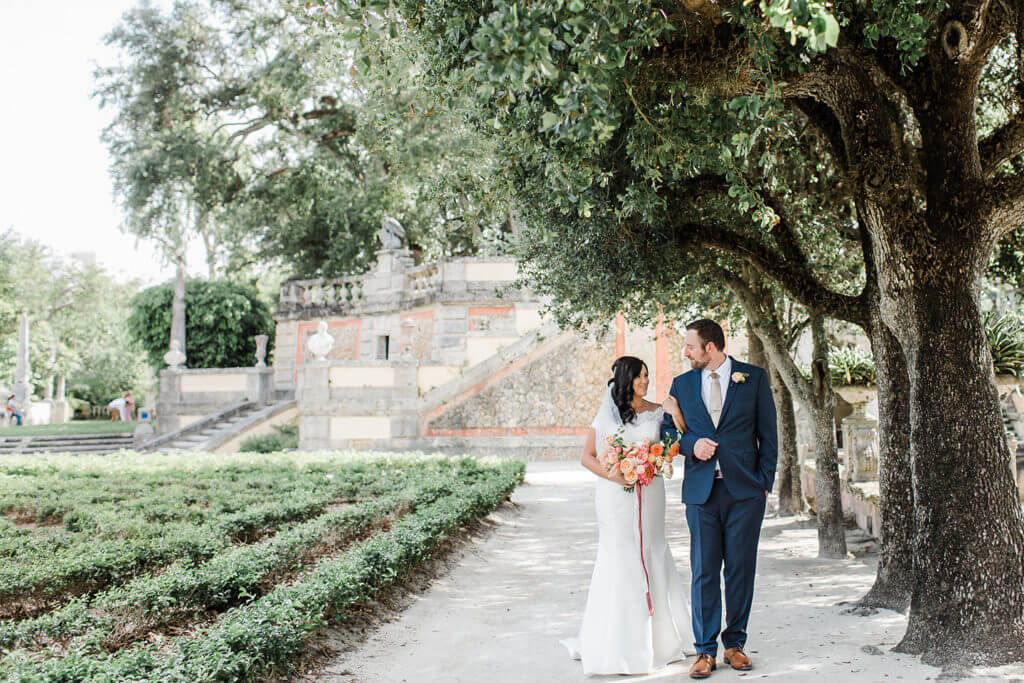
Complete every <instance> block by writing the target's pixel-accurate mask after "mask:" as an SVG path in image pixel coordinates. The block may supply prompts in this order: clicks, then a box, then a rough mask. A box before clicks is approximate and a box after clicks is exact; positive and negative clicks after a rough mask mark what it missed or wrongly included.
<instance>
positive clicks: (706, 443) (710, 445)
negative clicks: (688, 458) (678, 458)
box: [693, 439, 718, 460]
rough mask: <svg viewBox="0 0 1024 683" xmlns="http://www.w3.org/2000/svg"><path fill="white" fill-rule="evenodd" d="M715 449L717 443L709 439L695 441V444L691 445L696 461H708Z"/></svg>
mask: <svg viewBox="0 0 1024 683" xmlns="http://www.w3.org/2000/svg"><path fill="white" fill-rule="evenodd" d="M716 448H718V443H716V442H714V441H712V440H711V439H697V443H695V444H693V457H695V458H697V459H698V460H710V459H711V458H712V457H714V455H715V449H716Z"/></svg>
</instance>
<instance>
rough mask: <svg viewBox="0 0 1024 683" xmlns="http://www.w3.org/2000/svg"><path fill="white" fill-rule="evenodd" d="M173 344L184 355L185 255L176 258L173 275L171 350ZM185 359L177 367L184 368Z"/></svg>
mask: <svg viewBox="0 0 1024 683" xmlns="http://www.w3.org/2000/svg"><path fill="white" fill-rule="evenodd" d="M174 342H178V350H179V351H180V352H181V354H182V356H184V354H185V255H184V253H182V254H181V255H180V256H179V257H178V267H177V270H176V271H175V273H174V301H173V303H172V304H171V345H170V346H171V350H172V351H173V350H174ZM184 364H185V358H182V359H181V362H180V363H179V365H181V366H184Z"/></svg>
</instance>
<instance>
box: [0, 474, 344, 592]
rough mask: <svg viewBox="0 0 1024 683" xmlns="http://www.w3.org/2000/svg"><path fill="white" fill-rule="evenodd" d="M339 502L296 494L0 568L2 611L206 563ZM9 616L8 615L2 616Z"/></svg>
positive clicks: (323, 496)
mask: <svg viewBox="0 0 1024 683" xmlns="http://www.w3.org/2000/svg"><path fill="white" fill-rule="evenodd" d="M335 498H336V496H335V494H334V493H333V492H329V493H326V494H319V495H312V496H310V495H308V494H297V495H295V496H293V497H292V498H290V499H287V500H283V501H275V502H270V503H261V504H259V505H255V506H252V507H250V508H247V509H245V510H240V511H238V512H234V513H231V514H228V515H224V516H223V517H221V518H218V519H215V520H212V521H211V523H209V524H207V525H204V526H201V527H196V526H194V525H191V524H187V523H183V522H171V523H166V524H162V525H156V526H154V528H153V529H152V530H151V532H150V533H147V534H146V535H144V536H136V537H133V538H131V537H130V538H115V539H108V540H100V541H96V542H93V543H76V544H75V545H73V546H70V547H66V548H62V549H60V550H58V551H56V552H54V553H51V554H49V555H45V556H43V557H39V556H36V558H35V561H34V562H31V563H29V564H20V565H14V564H8V563H5V564H4V566H0V605H3V604H7V605H8V606H9V605H11V604H12V603H14V602H15V601H19V600H30V601H32V602H34V603H42V604H45V603H50V602H52V601H54V600H58V599H60V598H63V597H71V596H73V595H82V594H90V593H93V592H95V591H97V590H99V589H102V588H103V587H105V586H107V585H110V584H111V583H116V582H118V581H121V580H124V579H126V578H130V577H131V576H134V575H135V574H137V573H139V572H140V571H144V570H146V569H151V568H154V567H160V566H164V565H166V564H168V563H170V562H173V561H175V560H178V559H188V560H191V561H194V562H198V561H202V560H205V559H207V558H209V557H212V556H213V555H215V554H216V553H218V552H220V551H222V550H223V549H224V548H225V547H227V546H229V545H231V544H232V543H234V542H237V541H239V540H247V539H249V538H250V537H251V536H253V535H255V534H256V533H258V532H260V531H265V530H267V529H268V527H269V528H274V527H276V526H278V525H280V524H282V523H284V522H288V521H294V520H299V519H306V518H308V517H310V516H311V515H314V514H317V513H319V512H320V511H321V510H323V509H324V508H325V507H327V506H328V505H329V504H330V503H331V501H332V500H334V499H335ZM4 611H6V610H4Z"/></svg>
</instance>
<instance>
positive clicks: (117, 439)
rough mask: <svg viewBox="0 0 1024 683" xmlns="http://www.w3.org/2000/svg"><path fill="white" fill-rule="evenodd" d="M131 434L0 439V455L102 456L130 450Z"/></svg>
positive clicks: (11, 437)
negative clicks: (73, 454)
mask: <svg viewBox="0 0 1024 683" xmlns="http://www.w3.org/2000/svg"><path fill="white" fill-rule="evenodd" d="M132 439H133V436H132V434H69V435H65V436H10V437H0V455H36V454H43V453H75V454H91V455H103V454H106V453H114V452H117V451H119V450H121V449H131V448H132Z"/></svg>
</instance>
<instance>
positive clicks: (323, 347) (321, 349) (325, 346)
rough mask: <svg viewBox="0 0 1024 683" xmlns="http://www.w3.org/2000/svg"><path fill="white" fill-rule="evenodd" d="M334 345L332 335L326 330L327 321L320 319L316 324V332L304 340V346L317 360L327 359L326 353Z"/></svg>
mask: <svg viewBox="0 0 1024 683" xmlns="http://www.w3.org/2000/svg"><path fill="white" fill-rule="evenodd" d="M333 346H334V337H332V336H331V335H330V334H329V333H328V332H327V321H326V320H321V321H320V322H319V324H317V326H316V334H314V335H313V336H312V337H310V338H309V341H308V342H306V348H308V349H309V350H310V352H312V354H313V356H314V357H315V358H316V359H317V360H327V354H328V353H330V352H331V348H332V347H333Z"/></svg>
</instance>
